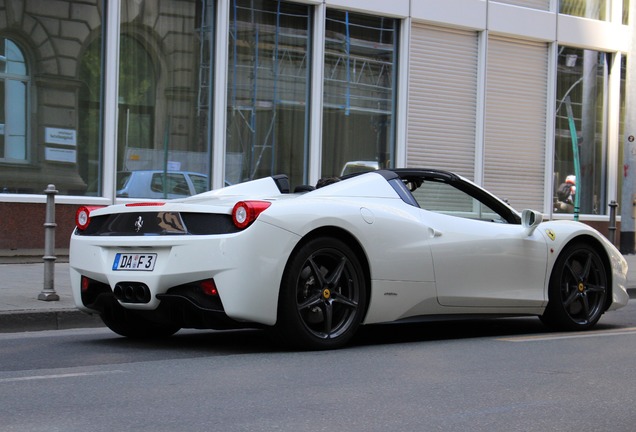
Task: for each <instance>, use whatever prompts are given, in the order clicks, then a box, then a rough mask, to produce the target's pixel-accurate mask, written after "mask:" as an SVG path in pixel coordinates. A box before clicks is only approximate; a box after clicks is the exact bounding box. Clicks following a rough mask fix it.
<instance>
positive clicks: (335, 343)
mask: <svg viewBox="0 0 636 432" xmlns="http://www.w3.org/2000/svg"><path fill="white" fill-rule="evenodd" d="M325 183H327V185H325V186H322V187H318V188H312V187H303V188H299V189H300V190H297V191H295V192H293V193H292V192H290V190H289V181H288V179H287V177H286V176H284V175H279V176H273V177H268V178H262V179H259V180H254V181H250V182H246V183H241V184H237V185H233V186H228V187H225V188H223V189H218V190H214V191H210V192H205V193H202V194H199V195H195V196H192V197H189V198H184V199H179V200H169V201H165V202H139V203H128V204H120V205H113V206H108V207H103V208H87V207H83V208H80V209H79V210H78V213H77V221H76V222H77V228H76V229H75V231H74V233H73V235H72V238H71V244H70V269H71V270H70V271H71V283H72V287H73V295H74V298H75V302H76V304H77V306H78V307H79V308H80V309H81V310H83V311H85V312H88V313H92V314H99V315H100V316H101V318H102V320H103V321H104V323H105V324H106V325H107V326H108V327H109V328H110V329H111V330H113V331H114V332H116V333H118V334H120V335H123V336H128V337H154V336H167V335H171V334H173V333H175V332H176V331H178V330H179V329H180V328H197V329H230V328H243V327H252V328H255V327H262V328H270V329H272V330H274V332H275V333H276V335H277V336H278V337H280V339H281V340H282V341H284V342H286V343H290V344H293V345H294V346H296V347H299V348H305V349H329V348H337V347H341V346H342V345H344V344H346V343H347V341H349V340H350V338H351V337H352V336H353V335H354V333H355V332H356V330H357V329H358V327H359V326H360V325H363V324H371V323H385V322H394V321H400V320H407V319H408V320H413V319H435V318H439V317H441V316H444V317H448V316H457V317H459V316H462V317H465V316H476V315H479V316H484V315H492V316H497V315H499V316H504V315H505V316H511V315H519V316H522V315H535V316H538V317H540V318H541V320H542V321H543V322H544V323H545V324H546V325H548V326H549V327H551V328H554V329H559V330H584V329H588V328H590V327H592V326H594V325H595V324H596V322H597V321H598V320H599V318H600V317H601V315H602V314H603V313H604V312H605V311H608V310H612V309H617V308H619V307H621V306H624V305H625V304H626V303H627V301H628V295H627V292H626V289H625V282H626V273H627V264H626V262H625V260H624V258H623V257H622V255H621V254H620V253H619V251H618V250H617V249H616V248H615V247H614V246H613V245H612V244H611V243H610V242H608V241H607V240H606V239H605V238H604V237H603V236H602V235H601V234H600V233H598V232H597V231H595V230H594V229H592V228H590V227H589V226H587V225H584V224H582V223H578V222H572V221H543V217H542V215H541V214H540V213H538V212H535V211H532V210H524V211H523V212H522V213H521V214H519V213H517V212H516V211H515V210H513V209H512V208H511V207H510V206H508V205H507V204H506V203H505V202H503V201H501V200H500V199H498V198H496V197H495V196H493V195H492V194H490V193H488V192H486V191H485V190H483V189H481V188H480V187H478V186H476V185H475V184H473V183H472V182H470V181H468V180H466V179H464V178H462V177H460V176H458V175H455V174H453V173H449V172H445V171H438V170H429V169H393V170H378V171H373V172H368V173H363V174H357V175H353V176H349V177H344V178H342V179H333V181H331V182H325Z"/></svg>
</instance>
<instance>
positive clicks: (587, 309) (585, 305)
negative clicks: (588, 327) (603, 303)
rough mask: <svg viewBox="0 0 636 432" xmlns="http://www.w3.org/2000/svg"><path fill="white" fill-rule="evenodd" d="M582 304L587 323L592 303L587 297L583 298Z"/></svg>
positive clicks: (583, 296)
mask: <svg viewBox="0 0 636 432" xmlns="http://www.w3.org/2000/svg"><path fill="white" fill-rule="evenodd" d="M581 304H582V305H583V317H584V318H585V322H587V321H588V320H589V318H590V303H589V302H588V299H587V296H586V295H582V296H581Z"/></svg>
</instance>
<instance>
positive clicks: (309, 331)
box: [276, 237, 367, 349]
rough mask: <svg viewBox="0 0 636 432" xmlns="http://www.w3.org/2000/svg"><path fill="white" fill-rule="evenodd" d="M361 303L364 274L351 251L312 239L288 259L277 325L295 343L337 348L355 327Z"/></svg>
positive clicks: (337, 243)
mask: <svg viewBox="0 0 636 432" xmlns="http://www.w3.org/2000/svg"><path fill="white" fill-rule="evenodd" d="M366 302H367V293H366V283H365V276H364V272H363V269H362V266H361V264H360V261H359V259H358V257H357V256H356V254H355V253H354V252H353V250H351V248H350V247H349V246H347V245H346V244H345V243H344V242H342V241H340V240H338V239H335V238H330V237H329V238H316V239H313V240H310V241H309V242H308V243H306V244H305V245H303V246H302V247H301V248H300V249H299V250H298V251H297V252H296V253H295V254H294V255H293V256H292V257H291V258H290V261H289V262H288V263H287V267H286V269H285V273H284V274H283V280H282V284H281V293H280V300H279V308H278V309H279V312H278V323H277V325H276V327H277V330H278V331H279V334H280V336H281V337H282V338H283V339H284V341H285V342H287V343H291V344H292V345H294V346H296V347H299V348H304V349H334V348H339V347H341V346H343V345H344V344H346V343H347V342H348V341H349V340H350V339H351V337H352V336H353V335H354V333H355V332H356V330H357V328H358V326H359V325H360V323H361V321H362V318H363V314H364V312H365V310H366Z"/></svg>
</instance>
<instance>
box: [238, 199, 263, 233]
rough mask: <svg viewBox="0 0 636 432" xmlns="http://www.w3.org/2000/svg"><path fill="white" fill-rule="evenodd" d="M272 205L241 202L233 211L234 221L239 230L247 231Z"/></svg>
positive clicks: (258, 202) (260, 202)
mask: <svg viewBox="0 0 636 432" xmlns="http://www.w3.org/2000/svg"><path fill="white" fill-rule="evenodd" d="M270 205H272V203H271V202H269V201H239V202H237V203H236V205H234V208H233V209H232V221H233V222H234V225H236V227H237V228H239V229H245V228H247V227H248V226H250V225H251V224H252V222H254V221H255V220H256V218H257V217H258V215H260V214H261V213H262V212H264V211H265V210H266V209H267V208H268V207H269V206H270Z"/></svg>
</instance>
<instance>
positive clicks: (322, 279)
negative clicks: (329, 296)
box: [307, 257, 326, 287]
mask: <svg viewBox="0 0 636 432" xmlns="http://www.w3.org/2000/svg"><path fill="white" fill-rule="evenodd" d="M307 262H308V263H309V266H310V267H311V271H312V273H313V274H314V276H315V277H316V281H317V282H318V286H319V287H322V286H324V285H325V284H326V281H325V277H324V276H323V274H322V272H321V271H320V268H319V267H318V265H317V264H316V262H315V261H314V259H313V257H312V258H309V259H308V260H307Z"/></svg>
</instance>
